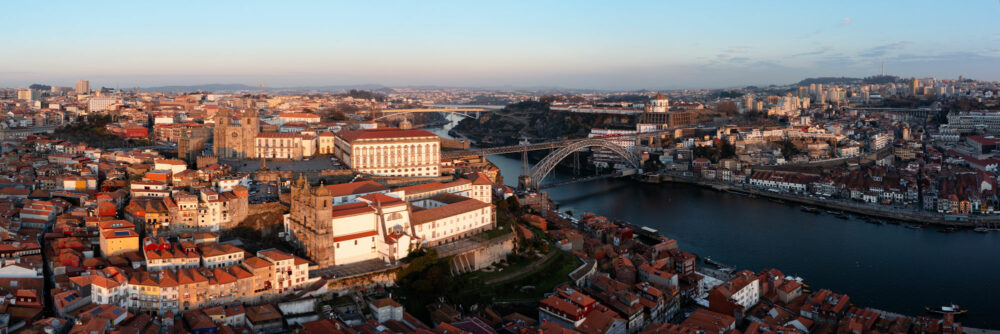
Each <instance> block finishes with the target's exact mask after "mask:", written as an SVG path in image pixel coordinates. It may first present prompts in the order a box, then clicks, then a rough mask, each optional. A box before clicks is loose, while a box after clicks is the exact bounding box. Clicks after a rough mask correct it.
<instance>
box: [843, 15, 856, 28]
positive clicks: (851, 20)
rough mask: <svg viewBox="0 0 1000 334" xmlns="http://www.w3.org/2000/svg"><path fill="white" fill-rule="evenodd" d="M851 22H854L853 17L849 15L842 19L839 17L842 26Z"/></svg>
mask: <svg viewBox="0 0 1000 334" xmlns="http://www.w3.org/2000/svg"><path fill="white" fill-rule="evenodd" d="M851 22H854V19H852V18H849V17H845V18H843V19H840V26H842V27H843V26H846V25H848V24H851Z"/></svg>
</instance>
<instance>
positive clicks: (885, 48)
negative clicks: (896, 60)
mask: <svg viewBox="0 0 1000 334" xmlns="http://www.w3.org/2000/svg"><path fill="white" fill-rule="evenodd" d="M907 45H910V42H909V41H900V42H896V43H891V44H885V45H879V46H876V47H873V48H871V49H868V50H865V51H862V52H861V53H859V54H858V56H861V57H882V56H885V55H886V54H888V53H889V52H891V51H898V50H902V49H903V48H905V47H906V46H907Z"/></svg>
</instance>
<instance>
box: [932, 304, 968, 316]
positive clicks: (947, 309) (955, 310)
mask: <svg viewBox="0 0 1000 334" xmlns="http://www.w3.org/2000/svg"><path fill="white" fill-rule="evenodd" d="M924 308H925V309H927V312H931V313H939V314H946V313H951V314H964V313H965V312H968V311H969V310H964V309H962V308H961V307H958V305H955V304H951V305H945V306H939V307H929V306H928V307H924Z"/></svg>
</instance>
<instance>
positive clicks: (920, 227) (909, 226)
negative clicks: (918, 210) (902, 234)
mask: <svg viewBox="0 0 1000 334" xmlns="http://www.w3.org/2000/svg"><path fill="white" fill-rule="evenodd" d="M906 228H910V229H914V230H919V229H922V228H924V227H923V226H920V225H917V224H910V225H906Z"/></svg>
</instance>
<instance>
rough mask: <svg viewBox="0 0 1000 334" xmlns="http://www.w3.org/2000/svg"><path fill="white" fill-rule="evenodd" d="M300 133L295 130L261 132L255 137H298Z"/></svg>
mask: <svg viewBox="0 0 1000 334" xmlns="http://www.w3.org/2000/svg"><path fill="white" fill-rule="evenodd" d="M299 137H302V135H300V134H298V133H295V132H261V133H258V134H257V138H299Z"/></svg>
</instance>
